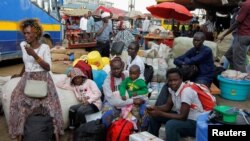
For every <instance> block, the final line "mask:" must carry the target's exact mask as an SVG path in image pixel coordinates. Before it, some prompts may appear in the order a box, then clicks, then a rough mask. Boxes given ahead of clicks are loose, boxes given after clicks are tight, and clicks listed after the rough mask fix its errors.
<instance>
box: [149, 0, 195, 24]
mask: <svg viewBox="0 0 250 141" xmlns="http://www.w3.org/2000/svg"><path fill="white" fill-rule="evenodd" d="M147 10H148V11H149V12H150V13H151V14H152V15H153V16H156V17H160V18H165V19H175V20H178V21H187V20H190V19H192V17H193V15H192V14H191V13H190V11H189V10H188V9H187V8H186V7H184V6H183V5H180V4H177V3H174V2H163V3H160V4H157V5H152V6H149V7H147Z"/></svg>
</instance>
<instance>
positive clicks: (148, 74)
mask: <svg viewBox="0 0 250 141" xmlns="http://www.w3.org/2000/svg"><path fill="white" fill-rule="evenodd" d="M153 76H154V68H153V67H152V66H151V65H148V64H146V63H145V69H144V79H145V82H146V84H148V83H149V82H151V80H152V78H153Z"/></svg>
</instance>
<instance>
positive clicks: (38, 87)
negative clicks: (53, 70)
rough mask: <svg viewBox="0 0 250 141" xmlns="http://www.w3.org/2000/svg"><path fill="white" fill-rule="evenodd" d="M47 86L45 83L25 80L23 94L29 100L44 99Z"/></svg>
mask: <svg viewBox="0 0 250 141" xmlns="http://www.w3.org/2000/svg"><path fill="white" fill-rule="evenodd" d="M47 92H48V86H47V82H46V81H41V80H26V84H25V88H24V94H25V95H26V96H28V97H31V98H44V97H46V96H47Z"/></svg>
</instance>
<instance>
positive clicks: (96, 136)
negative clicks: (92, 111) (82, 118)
mask: <svg viewBox="0 0 250 141" xmlns="http://www.w3.org/2000/svg"><path fill="white" fill-rule="evenodd" d="M105 135H106V128H105V126H104V124H102V122H101V120H100V119H97V120H92V121H90V122H87V123H84V124H81V125H80V127H78V128H77V129H76V130H75V131H74V141H83V140H85V141H105V140H104V139H105Z"/></svg>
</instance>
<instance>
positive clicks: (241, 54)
mask: <svg viewBox="0 0 250 141" xmlns="http://www.w3.org/2000/svg"><path fill="white" fill-rule="evenodd" d="M249 9H250V0H246V1H245V2H244V3H242V4H241V7H240V11H239V14H238V17H237V18H236V21H235V22H234V23H233V24H232V25H231V26H230V28H229V29H228V30H227V32H225V33H224V34H223V35H222V36H221V37H219V38H218V39H219V40H220V41H222V40H223V39H224V37H225V36H226V35H228V34H230V33H231V32H232V31H234V30H235V29H237V35H236V42H235V43H234V45H233V47H232V48H229V50H228V51H227V52H226V54H225V56H226V57H227V59H228V60H229V63H230V67H231V68H232V69H234V70H237V71H241V72H246V59H247V58H246V53H247V50H248V48H249V46H250V24H249V23H250V11H249Z"/></svg>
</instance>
